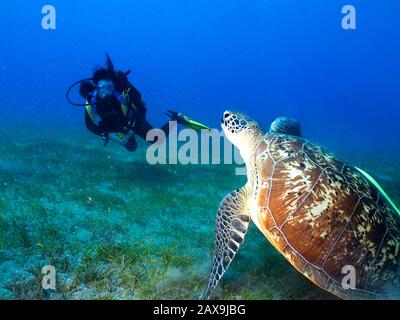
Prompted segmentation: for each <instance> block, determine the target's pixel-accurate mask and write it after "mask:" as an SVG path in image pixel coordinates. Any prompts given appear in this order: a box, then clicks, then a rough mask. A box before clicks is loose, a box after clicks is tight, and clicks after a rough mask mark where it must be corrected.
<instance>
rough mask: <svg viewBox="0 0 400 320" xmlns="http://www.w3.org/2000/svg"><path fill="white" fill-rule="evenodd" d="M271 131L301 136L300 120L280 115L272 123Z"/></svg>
mask: <svg viewBox="0 0 400 320" xmlns="http://www.w3.org/2000/svg"><path fill="white" fill-rule="evenodd" d="M269 132H270V133H283V134H289V135H291V136H296V137H301V126H300V122H299V121H297V120H296V119H292V118H288V117H278V118H276V119H275V120H274V121H273V122H272V123H271V126H270V129H269Z"/></svg>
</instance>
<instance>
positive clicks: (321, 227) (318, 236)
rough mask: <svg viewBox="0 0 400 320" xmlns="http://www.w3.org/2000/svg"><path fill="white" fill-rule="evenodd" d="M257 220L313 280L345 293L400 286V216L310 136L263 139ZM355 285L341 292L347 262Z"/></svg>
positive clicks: (384, 291) (380, 292)
mask: <svg viewBox="0 0 400 320" xmlns="http://www.w3.org/2000/svg"><path fill="white" fill-rule="evenodd" d="M255 166H256V167H257V168H258V171H259V172H260V174H259V179H258V180H257V183H258V185H259V188H258V189H259V192H258V193H257V194H255V195H254V196H255V199H254V200H255V201H256V202H257V204H258V206H259V210H260V212H259V214H258V217H259V222H260V225H261V227H262V231H263V233H264V234H265V236H266V237H267V238H268V239H269V240H270V241H271V242H272V243H273V245H274V246H275V247H276V248H277V249H278V250H279V251H281V252H282V254H283V255H284V256H285V257H286V258H287V259H288V260H289V261H290V262H291V263H292V265H293V266H294V267H295V268H296V269H297V270H299V271H300V272H302V273H304V274H305V275H306V276H307V277H308V278H309V279H310V280H312V281H313V282H315V283H316V284H317V285H319V286H321V287H322V288H324V289H328V290H329V291H332V292H333V293H335V294H336V295H338V296H340V297H343V298H357V297H358V296H359V297H360V298H368V297H369V296H370V297H371V298H374V297H377V298H379V296H382V298H383V297H385V296H386V295H388V297H389V296H392V295H393V294H395V292H394V291H395V290H392V288H395V287H398V288H400V283H399V280H400V278H399V274H398V270H397V269H398V265H399V259H400V254H399V249H400V243H399V241H400V234H399V226H400V217H399V216H398V214H397V213H396V212H394V210H393V209H392V208H391V206H390V205H389V204H388V202H387V201H386V199H384V198H383V197H381V196H380V194H379V192H378V191H377V190H376V188H375V187H374V186H372V185H371V184H370V183H369V182H368V180H366V178H364V177H363V176H362V175H361V174H360V173H359V172H358V171H357V170H356V169H354V168H352V167H351V166H349V165H347V164H346V163H345V162H344V161H342V160H341V159H340V158H338V157H337V156H335V155H334V154H332V153H330V152H328V151H327V150H324V149H322V148H321V147H319V146H317V145H315V144H312V143H310V142H308V141H307V140H304V139H301V138H298V137H293V136H288V135H281V134H275V135H267V136H266V138H265V139H264V140H263V141H261V142H260V143H259V146H258V148H257V151H256V162H255ZM346 265H351V266H354V267H355V271H356V290H343V289H342V279H343V277H344V274H343V273H342V269H343V267H345V266H346Z"/></svg>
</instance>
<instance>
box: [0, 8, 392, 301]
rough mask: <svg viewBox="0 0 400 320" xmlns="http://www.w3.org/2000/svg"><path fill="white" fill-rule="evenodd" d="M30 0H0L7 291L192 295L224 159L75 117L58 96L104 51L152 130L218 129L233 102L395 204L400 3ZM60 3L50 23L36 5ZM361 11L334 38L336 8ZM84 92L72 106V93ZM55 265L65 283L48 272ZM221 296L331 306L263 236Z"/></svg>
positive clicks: (1, 276) (1, 242) (199, 287)
mask: <svg viewBox="0 0 400 320" xmlns="http://www.w3.org/2000/svg"><path fill="white" fill-rule="evenodd" d="M350 2H351V3H348V1H334V0H331V1H322V0H304V1H296V0H268V1H267V0H265V1H261V0H259V1H244V0H230V1H226V0H225V1H222V0H214V1H208V0H207V1H183V0H179V1H178V0H171V1H155V0H153V1H152V0H150V1H149V0H133V1H129V2H128V1H125V0H117V1H113V2H109V1H105V0H96V1H94V0H93V1H92V0H80V1H78V0H73V1H62V0H52V1H51V2H50V3H47V2H43V1H33V0H31V1H30V0H18V1H2V3H1V4H0V42H1V48H0V88H1V94H0V124H1V125H0V187H1V189H0V190H1V191H0V298H2V299H178V298H180V299H196V298H198V297H199V296H200V295H201V294H202V292H203V291H204V289H205V286H206V284H207V280H208V272H209V269H210V259H211V257H210V256H211V252H212V249H213V243H214V223H215V222H214V221H215V214H216V209H217V208H218V204H219V202H220V200H221V199H222V198H223V196H224V195H225V194H227V193H228V192H230V191H231V190H233V189H235V188H237V187H239V186H241V185H242V184H244V182H245V177H241V176H236V175H235V166H233V165H187V166H185V165H158V166H157V165H156V166H151V165H149V164H148V163H147V162H146V156H145V153H146V145H145V144H144V143H143V144H142V145H141V147H140V148H139V149H138V150H137V151H136V152H135V153H133V154H131V153H128V152H126V151H125V149H123V148H120V147H118V146H116V145H113V144H111V143H110V144H109V145H108V146H107V147H103V143H102V141H101V139H99V138H98V137H96V136H94V135H91V134H90V133H89V132H88V131H87V130H86V128H85V126H84V110H83V109H82V108H79V107H73V106H70V105H68V104H67V102H66V100H65V91H66V89H67V88H68V86H69V85H71V84H72V83H73V82H74V81H77V80H79V79H82V78H88V77H90V76H91V74H92V72H93V70H94V68H95V67H96V66H98V65H103V64H104V62H105V57H104V53H105V52H107V53H108V54H109V55H110V56H111V58H112V59H113V62H114V64H115V67H116V68H117V69H119V70H123V71H126V70H128V69H131V70H132V73H131V74H130V75H129V79H130V81H131V82H132V83H133V84H134V85H135V86H136V87H137V88H138V89H139V90H140V91H141V93H142V95H143V98H144V100H145V102H146V103H147V107H148V118H149V120H150V122H151V123H152V124H153V125H155V126H159V125H161V124H163V123H164V122H165V121H166V117H165V115H164V112H165V110H166V109H168V108H170V109H174V110H178V111H180V112H182V113H184V114H186V115H188V116H189V117H191V118H193V119H195V120H197V121H200V122H202V123H205V124H207V125H209V126H212V127H215V128H219V120H220V118H221V115H222V113H223V111H224V110H225V109H231V108H233V109H237V110H240V111H242V112H245V113H247V114H249V115H250V116H252V117H253V118H254V119H256V120H257V121H259V122H260V123H261V124H262V125H263V126H264V127H265V128H268V126H269V124H270V123H271V122H272V121H273V120H274V119H275V118H276V117H277V116H281V115H286V116H291V117H294V118H296V119H298V120H299V121H300V122H301V125H302V130H303V134H304V136H306V137H307V138H310V139H312V140H314V141H316V142H318V143H320V144H322V145H324V146H326V147H328V148H330V149H331V150H332V151H334V152H336V153H338V154H339V155H341V156H342V157H343V158H344V159H346V160H347V161H349V162H350V163H352V164H354V165H357V166H359V167H361V168H363V169H364V170H366V171H367V172H369V173H370V174H371V175H373V176H374V177H375V178H376V180H378V182H379V183H380V184H381V185H382V186H383V187H384V189H385V190H386V191H387V193H388V194H389V195H390V196H391V198H392V199H393V200H394V202H395V203H396V204H398V205H399V204H400V191H399V190H400V168H399V164H400V133H399V124H398V123H399V121H400V90H399V87H400V80H399V77H400V63H399V62H400V61H399V57H400V20H399V19H398V12H399V10H400V3H399V2H398V1H395V0H393V1H389V0H385V1H377V0H363V1H356V0H351V1H350ZM46 4H52V5H53V6H55V8H56V10H57V27H56V30H43V29H42V26H41V20H42V17H43V15H42V14H41V10H42V7H43V6H44V5H46ZM346 4H352V5H353V6H354V7H355V8H356V10H357V29H356V30H343V28H342V26H341V20H342V18H343V14H342V13H341V9H342V7H343V6H344V5H346ZM77 99H78V97H77V95H76V96H75V100H77ZM48 264H50V265H53V266H55V267H56V269H57V290H56V291H44V290H43V289H42V288H41V284H40V281H41V280H40V279H41V276H42V275H41V268H42V267H43V266H45V265H48ZM216 297H219V298H225V299H333V298H334V297H333V296H332V295H330V294H328V293H325V292H324V291H322V290H320V289H319V288H317V287H316V286H315V285H313V284H312V283H310V282H309V281H308V280H306V279H305V278H304V277H303V276H302V275H301V274H299V273H298V272H297V271H295V270H294V269H293V268H292V267H291V266H290V265H289V263H288V262H286V260H285V259H284V258H283V257H281V256H280V254H279V253H278V252H277V251H276V250H274V249H273V248H272V246H271V245H270V244H269V243H268V242H267V240H266V239H265V238H264V237H263V236H262V235H261V233H260V232H259V231H258V230H257V229H256V228H255V226H254V225H252V227H251V228H250V231H249V235H248V236H247V238H246V241H245V244H244V245H243V247H242V249H241V250H240V252H239V254H238V256H237V258H236V259H235V261H234V263H232V265H231V267H230V269H229V271H228V272H227V274H226V277H225V278H224V281H223V283H222V285H221V286H220V287H219V288H218V289H217V290H216Z"/></svg>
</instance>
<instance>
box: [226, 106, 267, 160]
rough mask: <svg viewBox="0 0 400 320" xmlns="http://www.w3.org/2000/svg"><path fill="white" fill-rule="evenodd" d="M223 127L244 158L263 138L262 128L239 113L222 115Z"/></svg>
mask: <svg viewBox="0 0 400 320" xmlns="http://www.w3.org/2000/svg"><path fill="white" fill-rule="evenodd" d="M221 127H222V129H223V130H224V133H225V136H226V137H227V138H228V139H229V141H230V142H232V143H233V144H234V145H235V147H237V148H238V149H239V150H240V153H241V154H242V157H243V156H244V155H245V154H249V153H248V151H251V150H249V148H250V149H251V148H255V147H256V145H257V142H258V139H259V138H260V137H262V136H263V135H264V134H263V131H262V129H261V126H260V125H259V124H258V123H257V122H256V121H254V120H253V119H251V118H250V117H248V116H247V115H245V114H243V113H240V112H238V111H231V110H227V111H225V112H224V114H223V115H222V119H221Z"/></svg>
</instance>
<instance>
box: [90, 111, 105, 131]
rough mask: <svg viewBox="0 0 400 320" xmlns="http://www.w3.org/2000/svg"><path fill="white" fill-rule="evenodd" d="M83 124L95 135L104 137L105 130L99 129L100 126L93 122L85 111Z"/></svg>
mask: <svg viewBox="0 0 400 320" xmlns="http://www.w3.org/2000/svg"><path fill="white" fill-rule="evenodd" d="M85 124H86V128H88V130H89V131H90V132H92V133H94V134H95V135H98V136H102V137H106V136H107V134H108V132H106V131H105V130H103V129H101V127H100V126H98V125H96V124H94V123H93V121H92V119H91V118H90V116H89V114H88V112H87V111H85Z"/></svg>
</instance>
